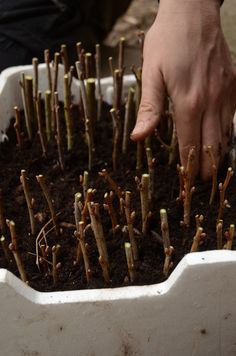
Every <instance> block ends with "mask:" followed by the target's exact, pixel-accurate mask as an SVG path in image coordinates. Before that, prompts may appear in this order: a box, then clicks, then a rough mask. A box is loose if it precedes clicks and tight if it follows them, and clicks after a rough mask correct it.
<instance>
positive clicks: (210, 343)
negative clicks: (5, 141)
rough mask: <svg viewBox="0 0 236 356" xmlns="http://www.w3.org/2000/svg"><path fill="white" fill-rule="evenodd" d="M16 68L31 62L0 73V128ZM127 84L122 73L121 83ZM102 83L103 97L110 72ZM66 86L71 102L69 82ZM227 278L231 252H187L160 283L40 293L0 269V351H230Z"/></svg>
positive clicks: (233, 351)
mask: <svg viewBox="0 0 236 356" xmlns="http://www.w3.org/2000/svg"><path fill="white" fill-rule="evenodd" d="M22 71H24V72H25V73H26V74H27V73H32V66H24V67H15V68H10V69H7V70H5V71H4V72H3V73H2V74H1V76H0V131H2V132H4V131H5V129H6V128H7V126H8V124H9V118H11V117H12V116H13V106H14V105H18V106H19V107H22V101H21V97H20V95H19V90H18V81H19V78H20V73H21V72H22ZM40 71H44V72H45V66H44V65H40ZM40 77H41V78H42V75H40ZM132 82H133V77H132V76H128V77H126V79H125V88H126V89H127V87H128V84H129V85H130V83H132ZM39 88H40V90H41V91H42V92H43V91H44V90H45V89H46V84H45V82H44V80H42V81H40V83H39ZM102 88H103V92H104V98H105V100H107V101H108V102H110V101H111V98H112V89H111V78H106V79H103V80H102ZM72 90H73V95H74V101H75V102H76V100H77V99H78V82H77V81H76V80H75V81H74V82H73V89H72ZM59 96H60V97H61V98H62V93H60V92H59ZM235 276H236V252H233V251H210V252H201V253H192V254H188V255H186V256H185V257H184V258H183V260H182V261H181V262H180V263H179V265H178V266H177V267H176V269H175V270H174V272H173V273H172V274H171V276H170V277H169V279H168V280H167V281H166V282H163V283H160V284H155V285H151V286H142V287H123V288H115V289H100V290H82V291H68V292H53V293H41V292H37V291H34V290H33V289H31V288H30V287H28V286H27V285H25V284H24V283H23V282H22V281H21V280H19V279H18V278H17V277H15V276H14V275H13V274H12V273H10V272H8V271H6V270H4V269H1V270H0V320H1V327H0V356H23V355H24V356H65V355H70V356H123V355H124V356H134V355H137V356H152V355H153V356H208V355H209V356H211V355H214V356H230V355H232V356H233V355H236V334H235V333H236V308H235V301H236V282H235Z"/></svg>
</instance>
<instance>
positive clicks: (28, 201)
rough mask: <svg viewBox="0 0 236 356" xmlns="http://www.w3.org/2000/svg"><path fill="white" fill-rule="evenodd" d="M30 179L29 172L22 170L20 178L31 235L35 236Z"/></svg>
mask: <svg viewBox="0 0 236 356" xmlns="http://www.w3.org/2000/svg"><path fill="white" fill-rule="evenodd" d="M28 179H29V178H28V177H27V172H26V171H25V170H24V169H22V170H21V176H20V182H21V184H22V187H23V191H24V195H25V200H26V204H27V208H28V213H29V218H30V227H31V234H32V235H34V234H35V218H34V211H33V205H32V197H31V195H30V191H29V185H28Z"/></svg>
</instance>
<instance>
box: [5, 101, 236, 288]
mask: <svg viewBox="0 0 236 356" xmlns="http://www.w3.org/2000/svg"><path fill="white" fill-rule="evenodd" d="M73 110H74V116H75V117H76V118H78V117H79V113H78V111H77V108H74V109H73ZM76 122H77V125H76V126H77V127H76V133H75V144H74V149H73V152H70V153H68V152H66V149H65V146H66V144H65V138H64V139H63V147H64V158H65V170H64V171H61V169H60V166H59V164H58V154H57V146H56V143H55V141H54V140H53V141H52V142H50V143H49V144H48V146H47V157H43V156H42V149H41V145H40V140H39V137H38V135H37V134H36V135H35V138H34V139H33V141H32V142H29V141H27V140H26V137H25V140H24V144H23V147H22V149H21V150H20V149H19V148H18V147H17V145H16V135H15V131H14V128H13V124H12V125H11V126H10V128H9V130H8V132H7V134H8V137H9V141H8V142H5V143H3V144H1V146H0V165H1V174H0V188H1V189H2V193H3V201H4V214H5V218H7V219H9V220H13V221H14V222H15V225H16V233H17V241H18V245H19V252H20V256H21V258H22V261H23V264H24V266H25V271H26V274H27V278H28V283H29V285H30V286H31V287H32V288H34V289H36V290H39V291H55V290H74V289H85V288H106V287H118V286H126V285H130V284H131V283H130V282H129V278H128V269H127V264H126V257H125V251H124V242H125V241H129V238H128V235H127V232H126V230H125V229H124V225H125V224H126V221H125V218H124V216H122V214H120V212H119V202H118V199H115V201H114V204H115V207H116V214H117V217H118V221H119V224H120V228H118V229H117V231H116V232H115V233H114V232H113V231H112V229H111V220H110V217H109V214H108V212H107V211H106V210H104V208H103V196H104V193H105V192H109V191H110V190H111V189H110V187H109V185H108V183H107V182H106V181H105V180H104V178H103V177H101V176H99V175H98V172H99V171H101V170H102V169H104V168H106V169H107V171H108V172H110V175H111V177H112V178H113V179H114V180H115V181H116V182H117V184H118V185H119V186H120V187H121V188H122V190H124V191H125V190H130V191H131V192H132V208H133V210H135V211H136V218H135V223H134V226H135V228H136V230H137V231H136V232H137V234H136V238H137V242H138V247H139V257H140V258H139V261H138V263H137V265H136V279H135V282H134V283H133V284H135V285H145V284H153V283H158V282H162V281H163V280H164V279H165V277H164V275H163V264H164V257H165V256H164V252H163V245H162V243H161V238H160V236H161V229H160V218H159V211H160V209H161V208H165V209H167V212H168V219H169V229H170V239H171V245H172V246H173V247H174V254H173V258H172V260H173V268H172V270H173V269H174V268H175V266H176V265H177V264H178V262H179V261H180V260H181V259H182V258H183V256H184V255H185V254H186V253H188V252H189V251H190V248H191V244H192V240H193V236H194V235H195V230H196V225H195V215H196V214H203V215H204V222H203V228H204V232H205V233H206V237H205V238H204V240H203V242H202V244H201V246H200V248H199V250H201V251H203V250H211V249H216V234H215V226H216V218H217V213H218V206H219V198H218V196H219V193H218V192H217V194H216V198H215V200H214V203H213V204H212V206H211V207H209V204H208V202H209V197H210V192H211V182H206V183H202V182H200V181H198V180H197V181H196V182H195V187H196V190H195V193H194V194H193V199H192V209H191V224H190V227H189V228H186V227H185V228H184V227H181V226H180V221H181V220H182V219H183V206H182V204H181V203H179V202H177V201H176V198H177V197H178V194H179V178H178V175H177V171H176V164H174V165H173V166H168V165H167V164H166V159H165V157H166V152H165V150H164V149H163V147H162V146H161V145H160V144H159V142H158V140H157V139H156V138H154V137H153V139H152V145H153V153H154V157H155V159H156V165H155V187H154V198H153V202H152V217H151V219H150V224H149V228H150V232H149V233H148V234H147V236H142V234H138V231H141V213H140V196H139V191H138V189H137V184H136V182H135V177H136V176H138V177H141V173H144V172H147V166H146V159H145V157H144V158H143V162H144V164H143V171H142V172H140V171H139V172H138V171H136V169H135V167H136V144H135V143H133V142H130V146H129V151H128V153H127V154H125V155H122V154H121V155H120V167H119V169H118V170H117V172H115V173H114V172H112V120H111V118H110V114H109V111H108V108H107V107H104V110H103V115H102V118H101V120H100V121H99V122H97V123H96V129H95V133H96V137H95V147H96V149H95V153H94V162H93V168H92V171H91V172H90V173H89V186H90V187H91V188H94V189H96V193H95V195H94V201H95V202H99V203H100V214H101V218H102V223H103V229H104V235H105V238H106V243H107V249H108V255H109V264H110V283H109V284H105V283H104V280H103V275H102V270H101V266H100V264H99V262H98V257H99V256H98V251H97V247H96V243H95V238H94V236H93V233H92V231H91V230H90V229H88V230H87V233H86V242H87V244H88V249H87V250H88V255H89V260H90V267H91V272H92V277H91V281H90V282H89V283H87V281H86V277H85V270H84V265H83V260H81V262H80V263H75V260H76V251H77V239H76V238H75V237H74V231H75V220H74V195H75V193H76V192H79V191H80V192H82V185H81V182H80V175H82V174H83V172H84V170H87V162H88V155H87V147H86V145H85V143H84V123H83V122H82V121H80V120H79V119H78V120H76ZM25 136H26V135H25ZM21 169H25V170H26V171H27V175H28V178H29V179H28V184H29V189H30V193H31V195H32V198H33V201H34V204H33V209H34V214H35V217H36V230H37V232H36V234H35V236H32V235H31V233H30V223H29V216H28V210H27V205H26V201H25V197H24V192H23V189H22V186H21V184H20V179H19V177H20V171H21ZM39 174H43V175H44V176H45V179H46V182H47V185H48V187H49V188H50V192H51V195H52V198H53V200H54V205H55V209H56V212H57V213H59V215H58V222H59V224H60V235H59V236H56V235H55V231H54V230H52V231H51V232H49V233H48V234H47V236H46V239H47V243H48V245H49V247H50V248H51V247H52V246H53V245H56V244H60V245H61V250H60V255H59V257H58V262H60V263H61V267H60V269H59V270H58V282H57V284H56V285H54V284H53V278H52V274H51V273H47V274H45V273H43V272H42V271H39V269H38V267H37V266H36V237H37V235H38V233H39V231H40V230H41V228H42V227H43V226H44V225H45V224H46V223H47V222H48V221H49V220H50V218H51V216H50V213H49V209H48V206H47V203H46V200H45V198H44V196H43V193H42V190H41V188H40V186H39V184H38V183H37V180H36V178H35V176H36V175H39ZM225 175H226V172H225V171H223V172H222V174H221V177H218V182H220V181H223V180H224V177H225ZM235 184H236V181H235V178H234V177H233V178H232V179H231V182H230V186H229V188H228V189H227V192H226V199H228V201H229V204H230V205H231V208H228V209H226V210H225V211H224V216H223V219H224V231H225V230H227V229H228V228H229V225H230V224H233V223H234V222H235V217H236V194H235ZM88 223H90V221H89V219H88ZM50 227H52V225H50ZM151 231H154V233H153V232H151ZM6 239H7V242H8V243H10V240H11V238H10V234H9V230H8V228H6ZM224 241H225V240H224ZM47 260H48V261H49V262H50V263H51V261H52V256H51V253H49V255H48V257H47ZM0 267H1V268H7V269H8V270H10V271H11V272H13V273H14V274H15V275H17V276H19V273H18V270H17V267H16V264H15V261H14V258H13V257H12V262H10V263H7V261H6V259H5V257H4V253H3V250H2V248H1V247H0ZM49 268H50V270H51V264H49Z"/></svg>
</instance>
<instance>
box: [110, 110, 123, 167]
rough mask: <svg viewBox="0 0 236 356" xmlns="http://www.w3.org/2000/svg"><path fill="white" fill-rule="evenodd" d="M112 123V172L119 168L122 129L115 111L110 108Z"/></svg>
mask: <svg viewBox="0 0 236 356" xmlns="http://www.w3.org/2000/svg"><path fill="white" fill-rule="evenodd" d="M110 113H111V117H112V122H113V151H112V163H113V171H117V169H118V167H119V157H120V153H121V152H120V151H121V147H120V146H121V137H122V127H121V120H120V116H119V114H117V110H116V109H114V108H112V109H111V110H110Z"/></svg>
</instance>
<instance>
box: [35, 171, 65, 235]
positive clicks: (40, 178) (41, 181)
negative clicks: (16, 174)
mask: <svg viewBox="0 0 236 356" xmlns="http://www.w3.org/2000/svg"><path fill="white" fill-rule="evenodd" d="M36 179H37V181H38V183H39V185H40V187H41V189H42V191H43V194H44V196H45V198H46V201H47V203H48V207H49V210H50V213H51V217H52V221H53V225H54V227H55V231H56V235H59V227H58V224H57V215H56V213H55V209H54V201H53V199H52V198H51V194H50V192H49V190H48V187H47V184H46V182H45V178H44V176H43V175H42V174H40V175H38V176H36Z"/></svg>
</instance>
